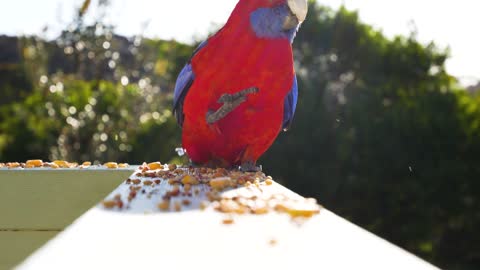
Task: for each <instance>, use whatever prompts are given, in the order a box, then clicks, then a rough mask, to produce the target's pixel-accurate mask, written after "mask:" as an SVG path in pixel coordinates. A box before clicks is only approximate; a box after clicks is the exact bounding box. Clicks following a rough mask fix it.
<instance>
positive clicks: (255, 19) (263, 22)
mask: <svg viewBox="0 0 480 270" xmlns="http://www.w3.org/2000/svg"><path fill="white" fill-rule="evenodd" d="M288 14H289V10H288V7H287V6H286V5H280V6H276V7H273V8H259V9H257V10H255V11H253V12H252V14H251V15H250V25H251V27H252V29H253V31H254V32H255V35H256V36H257V37H260V38H271V39H274V38H280V39H288V40H289V41H290V43H293V39H294V38H295V35H296V34H297V31H298V28H299V27H300V26H297V27H296V28H293V29H290V30H288V31H285V30H284V29H283V20H284V18H285V17H286V16H287V15H288Z"/></svg>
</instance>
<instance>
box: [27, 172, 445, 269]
mask: <svg viewBox="0 0 480 270" xmlns="http://www.w3.org/2000/svg"><path fill="white" fill-rule="evenodd" d="M134 177H135V175H132V176H131V178H134ZM149 184H150V183H149ZM131 186H132V184H127V183H123V184H121V185H120V186H119V187H118V188H117V189H116V190H114V191H113V192H112V193H111V194H110V195H109V196H107V200H116V199H115V198H117V199H118V200H119V201H122V202H125V204H122V205H121V206H122V208H121V209H120V208H118V207H116V206H115V207H113V208H111V209H108V208H106V207H104V205H103V204H98V205H97V206H96V207H94V208H92V209H91V210H89V211H88V212H87V213H86V214H84V215H83V216H81V217H80V218H79V219H78V220H76V221H75V222H74V223H73V224H72V225H71V226H69V227H68V228H67V229H66V230H65V231H63V232H61V233H60V234H59V235H58V236H57V237H55V238H54V239H53V240H51V241H50V242H49V243H47V245H45V246H44V247H42V248H41V249H39V250H38V251H37V252H35V253H34V254H33V255H32V256H30V257H29V258H28V259H27V260H26V261H24V262H23V263H22V264H21V265H19V266H18V269H22V270H25V269H402V270H404V269H437V268H436V267H434V266H432V265H430V264H428V263H427V262H425V261H423V260H421V259H419V258H417V257H415V256H414V255H412V254H410V253H408V252H406V251H404V250H402V249H400V248H398V247H396V246H394V245H392V244H390V243H388V242H387V241H385V240H383V239H381V238H379V237H377V236H375V235H373V234H371V233H369V232H367V231H365V230H363V229H361V228H359V227H357V226H355V225H353V224H352V223H350V222H348V221H346V220H345V219H343V218H340V217H338V216H336V215H335V214H333V213H332V212H330V211H328V210H326V209H322V210H321V211H320V213H319V214H318V215H314V216H313V217H311V218H307V219H298V218H295V219H292V217H291V216H290V215H288V214H285V213H279V212H275V211H270V212H269V213H267V214H263V215H252V214H244V215H234V216H231V215H230V214H228V215H226V214H224V213H220V212H218V211H216V210H215V209H214V207H209V208H207V209H205V210H201V209H199V205H200V203H201V202H202V200H204V199H205V198H207V197H208V190H209V188H208V187H207V186H205V185H200V186H199V187H198V189H199V194H198V195H196V196H193V197H189V198H190V200H189V202H190V203H189V205H188V206H185V207H183V208H182V211H180V212H175V211H168V212H163V211H162V210H160V209H159V208H158V204H159V203H160V202H162V200H164V198H165V194H166V193H167V192H168V191H169V190H172V187H171V186H170V185H169V184H168V183H167V181H163V182H161V183H159V184H158V185H142V184H139V186H140V189H139V190H138V194H137V196H136V197H135V199H134V200H132V201H131V202H128V201H127V200H126V198H127V197H128V196H129V193H130V192H131ZM229 192H230V193H231V192H234V193H235V194H241V193H243V192H246V191H245V187H242V188H237V189H234V190H229V191H227V192H225V193H223V194H222V196H231V195H232V194H230V195H229V194H228V193H229ZM259 192H260V193H259V196H261V195H262V194H267V195H268V194H284V195H285V196H289V197H292V196H293V197H295V196H298V195H296V194H294V193H293V192H291V191H289V190H288V189H286V188H284V187H282V186H280V185H278V184H276V183H273V184H271V185H268V187H267V186H262V188H261V189H260V191H259ZM298 197H299V196H298ZM172 200H173V199H172ZM175 200H182V198H175ZM174 202H175V201H172V202H171V203H174ZM232 218H233V220H232V224H229V225H227V224H225V222H224V221H225V220H226V219H230V220H231V219H232ZM229 223H230V222H229Z"/></svg>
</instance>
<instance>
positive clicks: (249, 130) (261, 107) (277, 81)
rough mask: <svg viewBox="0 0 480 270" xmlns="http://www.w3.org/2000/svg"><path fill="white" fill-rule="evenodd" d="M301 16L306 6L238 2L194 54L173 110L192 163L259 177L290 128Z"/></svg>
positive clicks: (284, 1)
mask: <svg viewBox="0 0 480 270" xmlns="http://www.w3.org/2000/svg"><path fill="white" fill-rule="evenodd" d="M307 10H308V3H307V0H240V1H239V2H238V3H237V5H236V7H235V9H234V10H233V12H232V14H231V15H230V18H229V19H228V21H227V23H226V24H225V25H224V26H223V28H221V29H220V30H219V31H218V32H217V33H216V34H215V35H213V36H211V37H210V38H208V39H207V40H206V41H204V42H202V43H201V44H200V45H199V46H198V48H197V49H196V50H195V51H194V53H193V55H192V57H191V59H190V60H189V61H188V63H187V64H186V65H185V67H184V68H183V69H182V71H181V72H180V74H179V75H178V78H177V81H176V85H175V91H174V107H173V109H174V113H175V116H176V118H177V122H178V123H179V125H180V126H181V127H182V129H183V130H182V144H183V148H184V149H185V150H186V152H187V154H188V156H189V158H190V159H191V161H192V162H193V163H195V164H201V165H207V166H220V167H232V166H240V167H241V169H242V170H243V171H256V170H258V168H257V167H256V162H257V160H258V158H259V157H260V156H261V155H262V154H263V153H265V151H266V150H267V149H268V148H269V147H270V146H271V145H272V143H273V142H274V140H275V138H276V137H277V136H278V134H279V133H280V131H281V130H286V129H288V128H289V126H290V124H291V123H292V120H293V116H294V113H295V109H296V106H297V97H298V86H297V79H296V75H295V69H294V64H293V53H292V42H293V39H294V37H295V34H296V32H297V31H298V29H299V26H300V24H301V23H302V22H303V21H304V20H305V17H306V15H307Z"/></svg>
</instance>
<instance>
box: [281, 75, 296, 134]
mask: <svg viewBox="0 0 480 270" xmlns="http://www.w3.org/2000/svg"><path fill="white" fill-rule="evenodd" d="M297 101H298V83H297V75H294V76H293V85H292V89H291V90H290V92H288V94H287V96H286V97H285V102H284V105H283V126H282V128H283V129H284V130H288V129H289V128H290V126H291V125H292V121H293V116H294V115H295V109H296V108H297Z"/></svg>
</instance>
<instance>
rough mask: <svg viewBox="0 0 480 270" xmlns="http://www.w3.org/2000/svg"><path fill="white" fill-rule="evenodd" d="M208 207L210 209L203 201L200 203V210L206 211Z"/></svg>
mask: <svg viewBox="0 0 480 270" xmlns="http://www.w3.org/2000/svg"><path fill="white" fill-rule="evenodd" d="M207 207H208V202H205V201H203V202H201V203H200V210H205V209H207Z"/></svg>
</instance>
